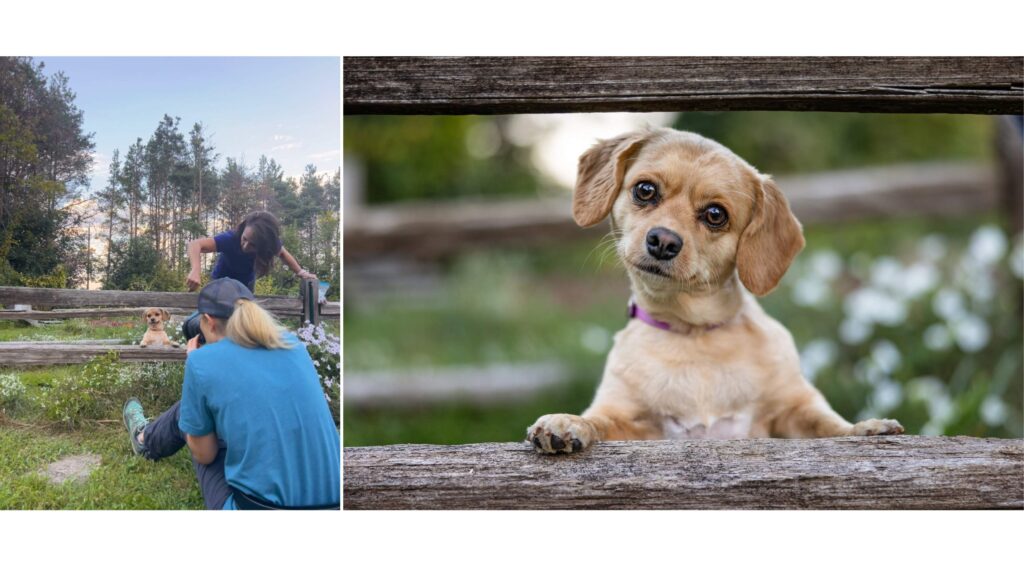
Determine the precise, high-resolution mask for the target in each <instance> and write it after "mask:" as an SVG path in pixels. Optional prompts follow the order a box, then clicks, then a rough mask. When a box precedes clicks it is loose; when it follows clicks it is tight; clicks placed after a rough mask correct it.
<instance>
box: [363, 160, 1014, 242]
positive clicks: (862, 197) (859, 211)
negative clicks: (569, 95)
mask: <svg viewBox="0 0 1024 577" xmlns="http://www.w3.org/2000/svg"><path fill="white" fill-rule="evenodd" d="M778 183H779V187H780V188H781V189H782V190H783V191H784V192H785V194H786V196H787V198H788V199H789V202H790V205H791V206H792V207H793V211H794V212H795V213H796V215H797V217H798V218H799V219H800V221H801V222H803V223H804V224H813V223H820V222H839V221H848V220H856V219H865V218H898V217H903V216H958V215H962V214H969V213H976V212H984V211H988V210H992V209H994V208H996V207H998V206H999V194H998V192H997V190H998V189H997V186H996V178H995V173H994V171H993V169H992V168H991V167H985V166H979V165H973V164H958V163H953V164H942V165H939V164H909V165H900V166H890V167H883V168H873V169H856V170H843V171H831V172H823V173H818V174H809V175H804V176H797V177H784V178H779V179H778ZM570 203H571V201H570V198H569V196H568V195H567V194H565V195H560V196H555V195H554V194H552V195H547V197H546V198H541V199H529V200H515V201H498V202H486V203H485V202H457V203H455V202H453V203H430V204H412V205H404V206H403V205H400V206H392V207H386V208H370V209H362V210H360V211H359V212H350V213H349V217H351V218H346V221H345V260H346V262H352V261H356V260H360V259H364V260H365V259H371V258H379V257H381V256H384V255H395V256H401V257H403V258H407V259H420V260H432V259H437V258H442V257H445V256H449V255H451V254H454V253H457V252H460V251H465V250H466V249H467V248H474V247H485V246H493V245H496V244H512V245H515V246H526V245H530V244H550V243H553V242H558V241H560V240H580V239H585V238H587V237H588V236H590V237H593V238H598V237H600V236H602V235H604V234H606V233H607V232H608V228H607V227H606V226H596V227H593V228H590V229H581V228H580V227H579V226H577V225H576V223H575V222H574V221H573V220H572V209H571V204H570Z"/></svg>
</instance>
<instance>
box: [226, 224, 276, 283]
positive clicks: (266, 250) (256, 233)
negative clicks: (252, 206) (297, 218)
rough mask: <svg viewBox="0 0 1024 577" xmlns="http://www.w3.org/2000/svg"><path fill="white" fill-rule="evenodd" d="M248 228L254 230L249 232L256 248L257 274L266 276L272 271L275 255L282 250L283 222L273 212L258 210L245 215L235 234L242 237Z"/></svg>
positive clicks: (250, 240)
mask: <svg viewBox="0 0 1024 577" xmlns="http://www.w3.org/2000/svg"><path fill="white" fill-rule="evenodd" d="M246 229H250V230H251V231H252V232H250V233H249V242H251V243H252V245H253V246H254V247H255V248H256V256H255V257H254V258H255V260H256V276H257V277H261V276H264V275H266V274H267V273H268V272H270V266H271V265H272V264H274V257H276V256H277V254H278V253H279V252H281V224H280V223H279V222H278V221H277V217H276V216H274V215H273V214H271V213H269V212H267V211H265V210H257V211H256V212H250V213H249V214H247V215H245V218H243V219H242V222H240V223H238V227H237V228H235V235H237V236H238V238H239V239H241V238H242V233H243V232H245V230H246Z"/></svg>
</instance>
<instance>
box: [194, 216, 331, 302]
mask: <svg viewBox="0 0 1024 577" xmlns="http://www.w3.org/2000/svg"><path fill="white" fill-rule="evenodd" d="M211 252H216V253H219V254H220V256H218V257H217V262H216V263H215V264H214V265H213V272H212V273H211V274H210V277H211V278H213V279H218V278H224V277H227V278H233V279H235V280H237V281H238V282H240V283H242V284H244V285H245V286H247V287H249V290H250V291H252V290H255V286H256V279H257V278H259V277H261V276H265V275H266V274H267V273H269V272H270V268H271V266H273V264H274V258H275V257H280V258H281V260H282V261H283V262H284V263H285V265H287V266H288V268H290V269H291V270H292V272H294V273H295V276H297V277H299V278H304V279H316V275H315V274H313V273H311V272H309V271H308V270H306V269H304V268H302V267H301V266H300V265H299V263H298V261H296V260H295V257H293V256H292V255H291V253H289V252H288V251H287V250H285V248H284V243H283V242H282V241H281V225H280V224H279V223H278V221H277V217H276V216H274V215H273V214H272V213H269V212H266V211H262V210H258V211H256V212H251V213H249V214H248V215H246V217H245V218H243V219H242V222H240V223H238V226H237V227H235V229H234V230H229V231H227V232H222V233H220V234H218V235H217V236H214V237H204V238H197V239H195V240H193V241H192V242H190V243H188V260H189V263H191V265H192V269H191V271H190V272H189V274H188V278H187V279H186V280H185V284H187V285H188V290H189V291H194V290H196V289H198V288H199V286H200V285H201V284H202V266H201V259H200V255H201V254H203V253H211Z"/></svg>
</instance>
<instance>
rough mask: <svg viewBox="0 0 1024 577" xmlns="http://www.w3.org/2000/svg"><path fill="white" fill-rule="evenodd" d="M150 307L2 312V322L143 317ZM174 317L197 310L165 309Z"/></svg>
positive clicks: (0, 312)
mask: <svg viewBox="0 0 1024 577" xmlns="http://www.w3.org/2000/svg"><path fill="white" fill-rule="evenodd" d="M146 308H148V307H128V308H100V309H53V310H51V311H12V310H0V319H2V320H52V319H85V318H110V317H134V316H138V317H140V318H141V317H142V313H143V312H145V310H146ZM163 308H164V310H166V311H167V312H168V313H170V314H172V315H179V316H185V315H189V314H192V312H193V311H194V310H195V309H185V308H174V307H163Z"/></svg>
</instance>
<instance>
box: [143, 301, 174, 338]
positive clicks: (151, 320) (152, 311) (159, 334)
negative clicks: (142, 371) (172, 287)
mask: <svg viewBox="0 0 1024 577" xmlns="http://www.w3.org/2000/svg"><path fill="white" fill-rule="evenodd" d="M142 318H144V319H146V334H144V335H142V342H140V343H139V346H141V347H143V348H145V347H149V346H152V345H158V346H161V347H166V346H171V347H178V346H179V345H178V343H176V342H173V341H171V339H170V338H169V337H168V336H167V331H165V330H164V323H165V322H167V321H169V320H171V314H170V313H169V312H167V311H166V310H164V309H161V308H156V307H150V308H148V309H146V312H145V313H143V315H142Z"/></svg>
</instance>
